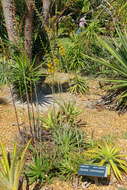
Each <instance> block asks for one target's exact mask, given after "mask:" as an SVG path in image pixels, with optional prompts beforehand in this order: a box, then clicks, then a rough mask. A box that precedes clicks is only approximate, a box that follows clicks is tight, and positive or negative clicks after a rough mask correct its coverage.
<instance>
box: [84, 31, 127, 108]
mask: <svg viewBox="0 0 127 190" xmlns="http://www.w3.org/2000/svg"><path fill="white" fill-rule="evenodd" d="M116 30H117V34H118V37H119V39H118V41H116V40H114V41H113V43H109V42H107V41H105V40H103V39H102V38H100V37H97V39H98V42H99V43H100V45H101V46H102V47H103V48H105V49H106V50H107V51H108V52H109V53H110V54H111V56H112V58H113V59H112V61H109V60H106V59H103V58H95V57H89V56H85V57H87V58H89V59H91V60H92V61H94V62H97V63H100V64H102V65H105V66H106V67H108V68H110V69H111V70H112V71H114V72H115V73H116V74H117V79H116V78H115V79H114V78H112V79H108V80H107V81H108V82H111V84H112V86H111V87H110V88H109V94H108V95H106V96H105V97H104V100H105V102H107V103H112V102H115V109H116V110H119V111H125V110H126V109H127V34H126V32H125V34H124V33H122V32H121V30H120V29H119V28H117V29H116Z"/></svg>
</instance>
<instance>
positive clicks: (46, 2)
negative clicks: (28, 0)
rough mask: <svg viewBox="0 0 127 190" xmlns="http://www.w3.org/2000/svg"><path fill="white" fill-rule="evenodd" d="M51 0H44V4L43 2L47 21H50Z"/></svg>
mask: <svg viewBox="0 0 127 190" xmlns="http://www.w3.org/2000/svg"><path fill="white" fill-rule="evenodd" d="M51 1H52V0H42V4H43V16H44V21H45V23H48V18H49V10H50V5H51Z"/></svg>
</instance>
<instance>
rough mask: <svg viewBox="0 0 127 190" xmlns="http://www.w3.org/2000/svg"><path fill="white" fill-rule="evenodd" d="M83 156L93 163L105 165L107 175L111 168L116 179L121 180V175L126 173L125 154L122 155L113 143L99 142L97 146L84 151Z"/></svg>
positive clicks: (126, 162)
mask: <svg viewBox="0 0 127 190" xmlns="http://www.w3.org/2000/svg"><path fill="white" fill-rule="evenodd" d="M85 156H87V157H88V159H89V160H90V161H91V162H92V163H94V164H97V165H100V166H107V168H108V175H110V170H111V171H112V172H113V174H114V176H115V177H116V179H117V180H122V175H123V174H124V173H127V161H126V160H124V158H125V155H122V154H121V153H120V149H119V148H118V147H116V146H114V144H111V143H107V142H100V143H98V144H97V146H95V147H93V148H91V149H89V150H88V151H87V152H85Z"/></svg>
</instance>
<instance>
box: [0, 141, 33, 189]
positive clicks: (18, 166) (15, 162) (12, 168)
mask: <svg viewBox="0 0 127 190" xmlns="http://www.w3.org/2000/svg"><path fill="white" fill-rule="evenodd" d="M29 144H30V141H29V142H28V143H27V145H26V147H25V148H24V150H23V152H21V153H20V154H19V153H18V150H17V146H16V145H15V146H14V149H13V152H12V154H8V153H7V151H6V148H5V146H4V145H3V144H0V149H1V153H2V158H1V159H0V169H1V170H0V188H1V189H2V190H20V188H19V186H20V177H21V175H22V172H23V168H24V164H25V154H26V151H27V149H28V146H29Z"/></svg>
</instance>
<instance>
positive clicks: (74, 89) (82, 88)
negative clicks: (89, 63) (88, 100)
mask: <svg viewBox="0 0 127 190" xmlns="http://www.w3.org/2000/svg"><path fill="white" fill-rule="evenodd" d="M88 89H89V87H88V85H87V83H86V80H85V79H84V78H83V77H80V76H75V78H74V79H72V81H71V85H70V88H69V92H70V93H74V94H85V93H86V92H88Z"/></svg>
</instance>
